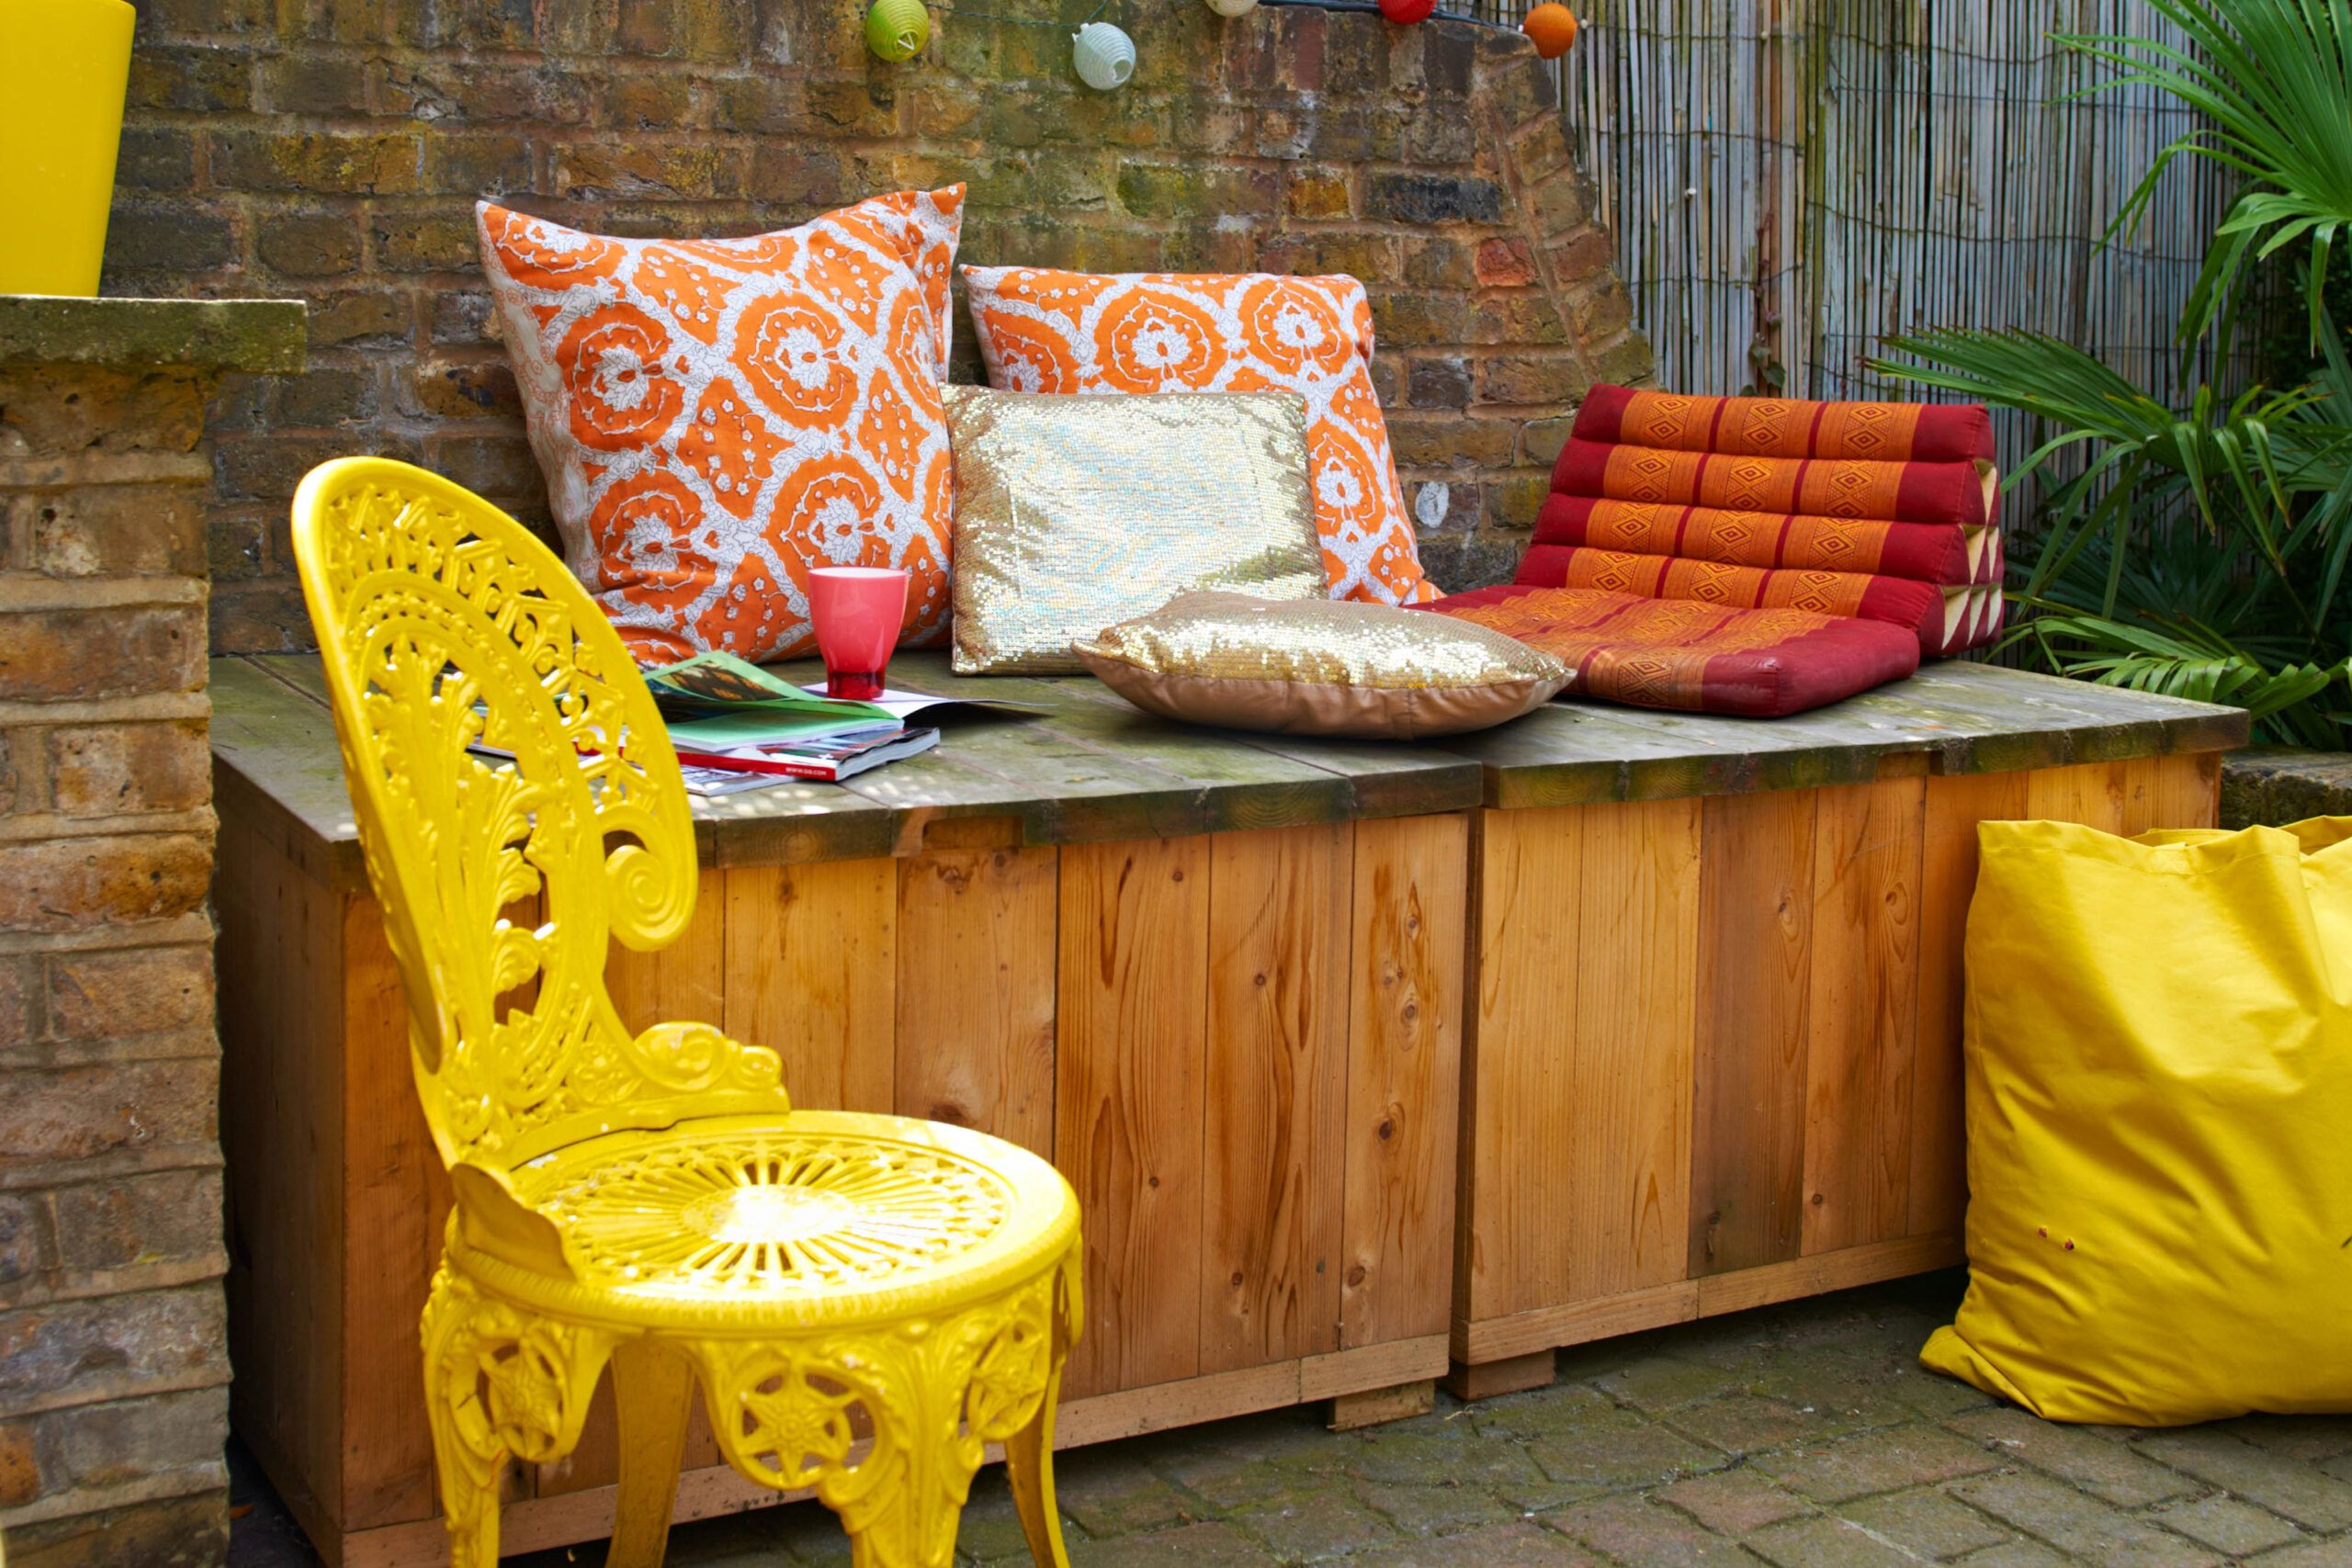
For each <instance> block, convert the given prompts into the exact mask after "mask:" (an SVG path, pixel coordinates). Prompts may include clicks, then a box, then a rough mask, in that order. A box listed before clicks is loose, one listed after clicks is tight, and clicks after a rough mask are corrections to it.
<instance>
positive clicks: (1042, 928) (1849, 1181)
mask: <svg viewBox="0 0 2352 1568" xmlns="http://www.w3.org/2000/svg"><path fill="white" fill-rule="evenodd" d="M804 678H806V677H804ZM892 678H893V681H894V682H896V683H899V684H903V685H908V686H912V687H916V688H919V689H924V690H931V691H938V692H953V691H954V690H956V688H957V686H958V685H959V684H961V682H957V681H956V678H954V677H952V676H950V675H948V674H947V673H946V671H945V669H944V661H943V660H940V659H939V658H938V657H937V656H921V655H918V656H902V657H901V659H900V660H899V662H898V663H897V664H895V665H894V666H893V669H892ZM970 684H971V685H972V686H973V687H974V688H975V689H978V690H984V691H986V692H989V693H991V694H1001V695H1007V696H1015V697H1022V698H1026V699H1032V700H1035V701H1038V702H1040V703H1044V704H1046V705H1048V706H1049V708H1050V710H1051V711H1050V713H1049V715H1048V716H1046V717H1044V718H1040V719H1035V720H1017V721H979V722H973V723H963V724H958V725H956V727H955V728H952V729H951V730H950V731H949V733H948V735H947V738H946V740H945V743H944V745H943V746H942V747H941V748H940V750H938V751H936V752H934V753H932V754H930V755H927V756H924V757H921V758H917V759H914V760H912V761H907V762H902V763H899V764H895V765H893V766H891V767H889V768H886V769H883V770H880V771H878V772H876V773H872V774H869V775H866V776H865V777H863V778H860V779H857V780H854V781H853V782H852V783H851V784H848V785H845V786H841V787H835V786H831V785H818V784H808V785H797V784H796V785H785V786H781V787H778V788H775V789H772V790H765V791H760V792H755V793H752V794H749V795H736V796H731V797H728V798H725V799H722V800H718V801H714V802H703V803H698V804H697V806H696V813H695V814H696V817H697V819H698V822H699V824H700V832H701V835H702V852H703V861H704V865H705V868H706V869H705V873H704V876H703V887H702V896H701V899H700V903H699V905H698V908H697V911H696V915H695V923H694V925H693V927H692V929H691V930H690V931H689V932H688V933H687V935H686V936H685V938H684V940H682V941H681V942H679V943H678V944H676V945H675V946H674V947H673V948H671V949H668V950H666V951H665V952H663V953H658V954H652V955H638V954H630V953H619V952H616V956H615V967H614V971H613V973H614V979H615V987H616V996H617V997H618V998H619V999H620V1003H621V1006H622V1009H623V1011H624V1014H625V1015H626V1016H627V1017H628V1018H629V1019H630V1021H632V1022H633V1023H639V1024H641V1023H643V1022H647V1021H652V1020H654V1019H657V1018H702V1019H709V1020H714V1021H718V1022H720V1023H722V1024H723V1025H724V1026H725V1027H727V1028H728V1029H729V1031H731V1032H735V1033H738V1034H741V1035H742V1036H744V1037H746V1038H751V1039H756V1040H758V1041H760V1042H761V1043H765V1044H769V1045H773V1046H775V1047H776V1048H777V1049H778V1050H779V1051H780V1052H781V1053H782V1054H783V1056H784V1059H785V1063H786V1080H787V1083H788V1084H789V1086H790V1088H791V1089H792V1092H793V1095H794V1098H795V1100H797V1102H799V1103H802V1104H808V1105H839V1106H845V1107H850V1108H854V1109H861V1110H895V1111H902V1112H906V1113H910V1114H915V1115H922V1116H931V1117H937V1118H941V1119H944V1120H950V1121H956V1122H966V1123H968V1124H971V1125H975V1126H979V1127H983V1128H986V1129H988V1130H989V1131H991V1132H994V1133H997V1134H1001V1135H1002V1136H1005V1137H1008V1138H1011V1139H1013V1140H1014V1141H1016V1142H1019V1143H1022V1144H1024V1145H1027V1146H1029V1147H1031V1148H1034V1149H1035V1150H1037V1151H1038V1152H1040V1153H1042V1154H1045V1155H1047V1156H1049V1157H1051V1158H1052V1159H1053V1160H1054V1161H1055V1163H1056V1164H1057V1165H1058V1166H1059V1167H1060V1168H1062V1170H1063V1171H1064V1172H1066V1173H1067V1174H1068V1175H1069V1178H1070V1179H1071V1181H1072V1182H1073V1184H1075V1185H1076V1187H1077V1188H1078V1190H1079V1195H1080V1200H1081V1201H1082V1202H1083V1204H1084V1206H1085V1212H1086V1230H1087V1277H1086V1288H1087V1307H1088V1316H1087V1328H1086V1335H1085V1338H1084V1340H1083V1342H1082V1343H1081V1344H1080V1347H1079V1348H1078V1351H1077V1353H1076V1356H1075V1359H1073V1362H1072V1367H1071V1377H1070V1380H1069V1385H1068V1388H1067V1398H1066V1404H1065V1406H1064V1410H1063V1413H1062V1417H1061V1422H1060V1427H1059V1430H1058V1434H1057V1435H1058V1438H1059V1439H1060V1440H1061V1441H1062V1442H1063V1443H1065V1444H1080V1443H1086V1442H1092V1441H1098V1440H1101V1439H1103V1438H1114V1437H1120V1436H1125V1435H1129V1434H1133V1433H1138V1432H1143V1431H1148V1430H1152V1429H1156V1428H1159V1427H1170V1426H1176V1425H1181V1424H1185V1423H1190V1422H1195V1421H1201V1420H1206V1419H1211V1418H1214V1417H1217V1416H1229V1415H1235V1414H1239V1413H1241V1412H1245V1411H1250V1410H1256V1409H1264V1408H1270V1407H1273V1406H1278V1405H1285V1404H1295V1403H1298V1402H1301V1401H1306V1400H1318V1399H1330V1400H1333V1401H1334V1402H1335V1411H1334V1415H1335V1418H1336V1419H1337V1420H1339V1421H1340V1422H1342V1423H1351V1422H1362V1421H1365V1420H1373V1419H1380V1418H1385V1416H1392V1415H1396V1414H1402V1413H1405V1412H1408V1411H1410V1410H1413V1409H1416V1408H1425V1407H1426V1401H1427V1398H1428V1389H1429V1384H1430V1380H1433V1379H1434V1378H1437V1377H1439V1376H1441V1375H1445V1374H1446V1373H1447V1372H1448V1370H1449V1364H1451V1367H1452V1373H1453V1377H1454V1379H1455V1380H1456V1382H1457V1386H1459V1387H1461V1388H1463V1389H1464V1391H1466V1392H1469V1393H1481V1392H1491V1391H1493V1390H1495V1389H1498V1388H1502V1387H1509V1386H1525V1385H1526V1384H1528V1383H1530V1382H1537V1381H1542V1380H1543V1379H1544V1378H1548V1376H1549V1375H1550V1361H1551V1356H1550V1350H1551V1348H1552V1347H1554V1346H1556V1345H1561V1344H1567V1343H1573V1342H1575V1341H1577V1340H1579V1339H1585V1338H1590V1337H1597V1336H1600V1335H1603V1334H1610V1333H1616V1332H1620V1331H1622V1330H1625V1329H1631V1328H1636V1327H1642V1326H1646V1325H1651V1324H1656V1323H1662V1322H1668V1321H1673V1320H1676V1319H1679V1318H1688V1317H1691V1316H1693V1315H1697V1314H1704V1313H1709V1312H1716V1311H1725V1310H1730V1309H1732V1308H1736V1307H1740V1306H1747V1305H1753V1304H1757V1303H1762V1302H1768V1301H1775V1300H1781V1299H1784V1298H1787V1297H1790V1296H1794V1295H1799V1294H1804V1293H1806V1292H1812V1291H1818V1290H1825V1289H1831V1288H1836V1287H1838V1286H1843V1285H1849V1284H1857V1283H1861V1282H1864V1281H1866V1280H1877V1279H1883V1278H1888V1277H1892V1276H1894V1275H1898V1274H1902V1273H1906V1272H1911V1271H1915V1270H1917V1269H1924V1268H1929V1267H1934V1266H1938V1265H1941V1264H1944V1263H1949V1262H1951V1261H1953V1260H1955V1259H1956V1258H1958V1256H1959V1243H1958V1237H1957V1234H1956V1233H1957V1224H1958V1220H1959V1214H1960V1207H1961V1202H1962V1189H1961V1175H1960V1159H1959V1146H1960V1145H1959V1139H1960V1125H1959V1087H1958V1060H1959V1057H1958V1022H1957V996H1958V991H1957V986H1958V969H1959V964H1958V960H1959V952H1960V929H1961V918H1962V913H1963V911H1964V909H1965V906H1966V900H1967V893H1968V886H1969V879H1970V866H1969V858H1968V857H1969V854H1970V844H1971V841H1972V835H1971V833H1970V831H1969V829H1970V826H1971V825H1972V824H1973V822H1974V821H1975V820H1977V819H1978V818H1983V817H1987V816H2014V815H2029V814H2030V815H2041V816H2055V817H2064V818H2075V819H2078V820H2084V821H2091V822H2096V823H2098V824H2100V825H2102V826H2108V827H2113V828H2128V829H2138V828H2143V827H2149V826H2155V825H2159V824H2185V823H2192V822H2203V821H2210V820H2211V817H2212V813H2213V807H2214V797H2215V789H2216V781H2217V775H2218V767H2217V759H2218V754H2219V751H2220V750H2222V749H2223V748H2227V747H2230V746H2233V745H2236V744H2239V743H2242V741H2243V740H2244V739H2245V719H2244V716H2242V715H2240V714H2238V713H2236V712H2235V711H2233V710H2226V709H2219V708H2211V707H2206V706H2203V705H2197V704H2191V703H2180V702H2173V701H2168V700H2164V699H2154V698H2145V697H2140V696H2136V695H2133V694H2118V693H2111V692H2105V691H2100V690H2098V689H2095V688H2089V687H2085V686H2080V685H2075V684H2072V683H2069V682H2057V681H2051V680H2046V679H2043V678H2041V677H2037V676H2031V675H2021V674H2017V673H2014V672H2010V671H1997V670H1991V669H1986V668H1983V667H1978V666H1969V665H1956V664H1955V665H1942V666H1937V667H1935V668H1933V669H1932V670H1930V671H1928V672H1926V673H1923V674H1922V675H1920V676H1918V677H1917V678H1915V679H1914V680H1912V681H1909V682H1904V683H1903V684H1901V685H1899V686H1895V687H1890V688H1887V689H1886V690H1884V691H1883V692H1880V693H1878V694H1872V695H1871V696H1869V697H1866V698H1863V699H1860V700H1858V701H1856V702H1852V703H1849V704H1846V705H1842V706H1841V707H1839V708H1838V709H1836V710H1832V711H1826V712H1823V713H1819V714H1815V715H1809V716H1804V717H1801V718H1795V719H1786V720H1780V721H1775V722H1771V723H1755V722H1744V721H1738V720H1729V719H1708V718H1701V717H1691V716H1668V715H1657V714H1642V713H1635V712H1632V711H1628V710H1623V709H1601V708H1597V707H1570V706H1555V707H1552V708H1547V709H1545V710H1544V711H1543V712H1541V713H1539V714H1536V715H1533V716H1530V717H1529V718H1527V719H1525V720H1522V721H1521V722H1520V723H1519V724H1516V725H1513V726H1511V727H1509V728H1505V729H1502V730H1499V731H1494V732H1490V733H1488V734H1486V735H1483V736H1476V737H1467V738H1464V739H1461V740H1459V741H1457V742H1453V743H1450V744H1448V745H1446V746H1444V747H1434V746H1418V747H1417V746H1402V745H1384V744H1375V743H1354V742H1318V741H1312V740H1303V739H1284V738H1279V737H1265V736H1242V735H1229V734H1225V733H1221V732H1210V731H1204V730H1198V729H1186V728H1180V727H1175V726H1170V725H1167V724H1164V723H1161V722H1159V721H1158V720H1155V719H1151V718H1148V717H1147V716H1142V715H1140V714H1138V713H1136V711H1135V710H1133V709H1131V708H1129V707H1127V706H1126V705H1125V704H1124V703H1122V702H1121V701H1120V700H1119V699H1118V698H1116V697H1115V696H1114V695H1112V694H1110V693H1109V692H1108V691H1107V689H1105V688H1103V687H1102V686H1100V685H1099V684H1097V683H1096V682H1091V681H1090V680H1064V681H1012V680H1000V681H989V682H972V683H970ZM213 701H214V719H213V742H214V750H215V756H216V784H217V792H218V794H217V798H218V802H219V809H220V816H221V829H220V874H219V884H218V887H217V896H216V904H217V908H218V912H219V919H220V996H221V1032H222V1044H223V1049H224V1054H225V1064H224V1089H223V1107H222V1133H223V1140H224V1143H225V1145H226V1146H227V1150H228V1161H229V1185H230V1193H231V1210H232V1221H231V1236H232V1240H231V1256H232V1271H231V1277H230V1294H231V1303H232V1308H231V1311H232V1318H231V1329H232V1347H233V1351H234V1355H235V1358H236V1366H237V1382H236V1384H235V1388H234V1419H235V1424H236V1427H237V1430H238V1431H239V1433H240V1435H241V1436H242V1437H243V1438H244V1439H245V1441H246V1442H247V1443H248V1444H249V1445H250V1446H251V1447H252V1448H253V1450H254V1451H255V1453H256V1454H257V1455H259V1456H260V1458H261V1460H262V1462H263V1464H264V1465H265V1467H266V1469H267V1470H268V1472H270V1474H271V1477H272V1479H273V1480H274V1481H275V1482H276V1483H277V1486H278V1487H279V1489H280V1490H281V1491H282V1492H283V1493H284V1494H285V1495H287V1498H288V1502H289V1504H290V1505H291V1506H292V1507H293V1508H294V1510H295V1512H296V1513H297V1515H298V1517H300V1518H301V1520H302V1522H303V1524H304V1526H305V1528H306V1529H308V1530H309V1531H310V1532H311V1536H312V1538H313V1540H315V1541H316V1542H317V1543H318V1544H319V1545H320V1547H321V1548H322V1551H325V1552H326V1553H327V1555H328V1556H329V1557H330V1559H331V1560H334V1561H339V1562H347V1563H368V1564H397V1563H407V1562H435V1561H439V1557H438V1553H439V1552H440V1551H441V1535H440V1525H439V1522H438V1520H437V1519H436V1518H435V1504H434V1499H433V1494H432V1483H431V1479H430V1473H431V1465H430V1456H429V1449H428V1444H427V1440H426V1436H425V1428H424V1409H423V1404H422V1402H421V1398H420V1395H419V1393H418V1390H419V1387H420V1372H419V1369H418V1351H417V1339H416V1314H417V1313H418V1310H419V1309H420V1307H421V1306H422V1304H423V1301H424V1286H425V1281H426V1277H427V1274H428V1272H429V1270H430V1269H431V1267H432V1263H433V1259H434V1258H435V1254H436V1252H437V1250H438V1247H439V1245H440V1228H441V1224H442V1218H443V1215H444V1214H445V1213H446V1211H447V1190H446V1186H445V1183H444V1181H443V1178H442V1173H441V1170H440V1168H439V1165H438V1163H437V1161H436V1159H435V1156H434V1153H433V1150H432V1147H431V1145H430V1144H429V1142H428V1141H427V1138H426V1134H425V1130H424V1122H423V1119H422V1117H421V1116H420V1115H419V1114H418V1112H417V1111H416V1108H415V1102H414V1098H413V1091H412V1089H411V1088H410V1083H409V1069H408V1063H407V1045H406V1040H405V1037H404V1032H403V1031H404V1022H403V1014H402V1010H401V1007H400V1005H399V1002H398V999H397V997H396V995H395V986H396V981H395V978H394V976H393V973H392V969H391V966H390V955H389V953H388V952H387V951H386V949H385V947H384V942H383V936H382V931H381V928H380V924H379V919H378V916H377V913H376V909H375V907H374V903H373V900H372V898H371V897H370V896H369V894H368V889H367V886H366V880H365V877H364V875H363V874H362V872H361V868H360V864H359V855H358V847H357V843H356V839H355V837H354V834H353V829H352V828H351V825H350V820H349V815H348V807H347V804H346V800H345V795H344V789H343V783H342V777H341V773H340V769H339V765H338V762H337V760H336V754H335V750H334V742H333V734H332V728H331V726H330V724H329V720H328V717H327V714H326V711H325V708H324V705H323V703H322V689H321V686H320V682H319V672H318V668H317V664H316V660H314V659H311V658H309V657H307V656H288V657H282V658H249V659H233V660H216V661H215V663H214V666H213ZM603 1397H604V1396H602V1395H600V1399H601V1398H603ZM613 1440H614V1439H613V1431H612V1427H611V1424H610V1420H609V1412H608V1411H600V1412H599V1413H597V1415H596V1416H594V1417H593V1418H592V1427H591V1431H590V1434H589V1437H588V1438H587V1440H586V1441H584V1442H583V1444H582V1449H581V1450H580V1452H579V1453H578V1454H577V1455H575V1456H574V1457H573V1458H572V1459H571V1461H568V1462H566V1463H564V1464H562V1465H558V1466H546V1467H538V1468H537V1469H536V1470H535V1471H533V1472H530V1473H526V1474H522V1475H518V1476H517V1477H516V1478H515V1483H514V1491H513V1493H512V1497H511V1501H510V1504H509V1506H508V1509H507V1531H506V1537H507V1541H508V1544H509V1547H510V1549H511V1550H516V1551H520V1550H526V1549H528V1548H532V1547H538V1546H548V1545H553V1544H559V1543H563V1542H569V1541H574V1540H589V1539H594V1538H596V1537H598V1536H601V1535H603V1534H605V1533H606V1532H607V1531H608V1530H609V1529H610V1520H611V1509H612V1495H613V1480H614V1453H613V1448H612V1445H613ZM770 1497H771V1495H769V1494H765V1493H763V1492H760V1491H758V1490H757V1489H755V1488H752V1487H751V1486H749V1485H748V1484H746V1483H742V1482H741V1481H740V1480H739V1479H738V1478H737V1477H735V1476H734V1475H733V1473H732V1472H729V1471H728V1470H726V1469H725V1468H724V1467H723V1466H720V1465H719V1464H718V1461H717V1458H716V1454H715V1450H713V1449H712V1447H711V1445H710V1442H709V1439H708V1437H707V1434H704V1433H700V1432H697V1434H696V1435H695V1438H694V1439H693V1443H692V1446H691V1447H690V1450H689V1454H688V1472H687V1475H686V1477H685V1479H684V1483H683V1484H682V1486H681V1489H680V1493H679V1503H678V1513H679V1517H682V1518H683V1517H698V1516H702V1515H707V1514H711V1513H716V1512H720V1511H726V1510H731V1509H735V1508H739V1507H742V1506H747V1505H750V1504H752V1503H756V1502H760V1501H764V1500H769V1499H770Z"/></svg>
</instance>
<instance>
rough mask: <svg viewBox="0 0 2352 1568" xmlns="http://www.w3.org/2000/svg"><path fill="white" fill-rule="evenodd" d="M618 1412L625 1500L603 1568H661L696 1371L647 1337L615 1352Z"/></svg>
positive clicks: (622, 1499) (617, 1511) (619, 1507)
mask: <svg viewBox="0 0 2352 1568" xmlns="http://www.w3.org/2000/svg"><path fill="white" fill-rule="evenodd" d="M612 1365H613V1404H614V1405H615V1407H616V1410H617V1412H618V1414H619V1416H620V1422H619V1425H620V1450H621V1475H620V1498H619V1501H618V1503H617V1505H616V1508H615V1512H614V1517H613V1543H612V1547H611V1549H610V1551H608V1552H607V1553H606V1554H605V1568H658V1565H659V1564H660V1562H662V1552H663V1551H665V1550H666V1549H667V1547H668V1545H669V1540H670V1515H671V1513H672V1511H673V1509H674V1508H675V1506H676V1504H677V1498H678V1466H679V1464H680V1462H681V1461H683V1460H684V1456H685V1448H686V1416H687V1413H688V1411H689V1410H690V1409H691V1408H692V1407H693V1404H694V1392H695V1373H694V1367H693V1365H692V1364H691V1363H690V1362H688V1361H687V1359H685V1358H684V1356H682V1355H679V1354H678V1353H677V1352H676V1351H674V1350H673V1349H671V1348H669V1347H667V1346H663V1345H659V1344H656V1343H655V1342H654V1341H653V1340H652V1339H651V1338H650V1337H641V1338H638V1339H632V1340H630V1341H628V1343H626V1344H624V1345H622V1346H621V1347H620V1348H618V1349H616V1350H615V1351H614V1352H613V1362H612Z"/></svg>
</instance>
